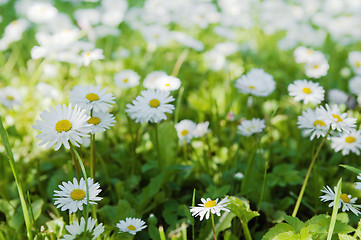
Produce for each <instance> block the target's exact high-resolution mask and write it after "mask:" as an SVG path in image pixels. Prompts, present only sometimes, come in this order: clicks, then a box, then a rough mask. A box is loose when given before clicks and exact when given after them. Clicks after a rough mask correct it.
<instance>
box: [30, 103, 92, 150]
mask: <svg viewBox="0 0 361 240" xmlns="http://www.w3.org/2000/svg"><path fill="white" fill-rule="evenodd" d="M40 118H41V120H42V121H40V120H37V121H36V123H37V124H35V125H34V126H33V128H34V129H37V130H39V131H41V132H42V133H40V134H39V135H38V136H36V138H38V139H40V140H41V141H42V142H41V143H40V145H44V144H47V145H46V147H47V148H49V147H51V146H53V145H54V144H55V151H57V150H58V149H59V148H60V147H61V145H64V147H65V148H66V149H69V148H70V145H69V141H70V142H71V143H73V144H74V145H75V146H77V147H79V144H78V143H82V141H81V137H89V135H88V133H89V131H90V129H89V124H88V123H87V121H88V120H89V116H88V115H87V114H86V113H85V110H84V109H81V108H80V107H78V106H77V105H76V106H75V108H74V110H73V109H72V107H71V104H69V107H67V106H66V105H65V104H64V105H63V106H61V105H60V104H58V105H57V106H56V109H54V108H52V107H51V108H50V109H49V112H48V111H46V110H44V111H43V112H42V113H41V114H40Z"/></svg>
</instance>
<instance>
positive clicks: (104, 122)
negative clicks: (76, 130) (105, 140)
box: [88, 111, 116, 134]
mask: <svg viewBox="0 0 361 240" xmlns="http://www.w3.org/2000/svg"><path fill="white" fill-rule="evenodd" d="M115 122H116V121H115V117H114V115H113V114H111V113H108V112H103V111H102V112H93V114H92V117H91V118H90V119H89V120H88V123H89V124H90V133H91V134H94V133H97V132H104V131H105V130H106V129H109V128H110V127H111V126H114V123H115Z"/></svg>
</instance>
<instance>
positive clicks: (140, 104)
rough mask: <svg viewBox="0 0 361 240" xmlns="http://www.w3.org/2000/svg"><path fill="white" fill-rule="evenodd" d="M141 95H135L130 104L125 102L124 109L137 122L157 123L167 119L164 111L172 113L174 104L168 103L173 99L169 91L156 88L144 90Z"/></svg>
mask: <svg viewBox="0 0 361 240" xmlns="http://www.w3.org/2000/svg"><path fill="white" fill-rule="evenodd" d="M140 94H141V96H137V98H136V99H135V100H133V101H132V104H127V109H126V110H125V111H126V112H127V113H128V115H129V116H130V118H131V119H135V122H137V123H139V122H140V123H146V122H151V123H159V122H160V121H162V120H165V119H167V116H166V115H165V113H172V112H173V110H174V106H173V105H172V104H169V103H170V102H173V101H174V98H173V97H172V96H169V92H164V91H157V90H151V89H148V90H144V91H142V92H141V93H140Z"/></svg>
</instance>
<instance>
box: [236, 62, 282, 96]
mask: <svg viewBox="0 0 361 240" xmlns="http://www.w3.org/2000/svg"><path fill="white" fill-rule="evenodd" d="M235 86H236V88H238V90H239V91H240V92H241V93H249V94H252V95H255V96H262V97H266V96H268V95H270V94H271V93H272V92H273V91H274V90H275V88H276V82H275V81H274V80H273V76H272V75H271V74H268V73H266V72H265V71H264V70H263V69H258V68H254V69H252V70H251V71H249V72H248V73H247V74H246V75H242V76H241V78H239V79H237V81H236V84H235Z"/></svg>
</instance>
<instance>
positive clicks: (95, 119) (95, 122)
mask: <svg viewBox="0 0 361 240" xmlns="http://www.w3.org/2000/svg"><path fill="white" fill-rule="evenodd" d="M88 123H89V124H93V125H98V124H99V123H100V118H98V117H91V118H90V119H89V120H88Z"/></svg>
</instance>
